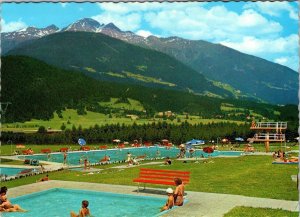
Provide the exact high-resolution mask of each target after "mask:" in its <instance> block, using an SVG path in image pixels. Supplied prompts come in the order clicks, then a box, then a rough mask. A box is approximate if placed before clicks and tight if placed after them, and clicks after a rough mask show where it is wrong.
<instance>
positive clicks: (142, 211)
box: [2, 188, 167, 217]
mask: <svg viewBox="0 0 300 217" xmlns="http://www.w3.org/2000/svg"><path fill="white" fill-rule="evenodd" d="M166 199H167V197H166V198H156V197H148V196H135V195H128V194H115V193H107V192H96V191H86V190H74V189H62V188H53V189H50V190H46V191H41V192H37V193H33V194H28V195H24V196H20V197H17V198H11V199H10V200H11V202H12V203H13V204H19V205H20V206H21V207H22V208H23V209H26V210H28V212H25V213H22V212H10V213H2V214H3V217H66V216H70V212H71V211H75V212H76V213H78V212H79V209H80V208H81V201H82V200H88V201H89V207H88V208H89V209H90V212H91V215H92V216H93V217H102V216H103V217H126V216H128V217H132V216H139V217H154V216H160V215H161V214H163V213H165V212H163V213H160V208H161V207H162V206H163V205H164V203H165V202H166Z"/></svg>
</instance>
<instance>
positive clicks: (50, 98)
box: [1, 56, 298, 127]
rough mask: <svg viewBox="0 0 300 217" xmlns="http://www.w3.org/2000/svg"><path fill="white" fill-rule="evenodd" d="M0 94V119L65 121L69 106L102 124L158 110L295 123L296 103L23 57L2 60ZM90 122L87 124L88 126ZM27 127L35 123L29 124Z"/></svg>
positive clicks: (196, 117) (147, 117)
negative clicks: (106, 77) (141, 80)
mask: <svg viewBox="0 0 300 217" xmlns="http://www.w3.org/2000/svg"><path fill="white" fill-rule="evenodd" d="M1 97H2V98H1V100H2V102H11V104H10V105H9V107H8V109H7V111H6V113H5V115H4V116H3V118H2V123H13V122H24V121H29V120H32V119H37V120H38V121H40V120H44V121H47V120H50V119H52V118H54V117H56V116H55V115H56V114H57V117H58V118H61V119H62V120H65V121H67V120H68V119H69V117H67V116H71V115H69V114H68V113H66V112H65V111H70V109H75V110H76V112H77V115H81V117H82V118H83V119H84V118H87V119H88V115H87V114H90V115H91V114H93V115H94V116H93V117H92V119H93V118H94V119H97V118H99V121H98V122H101V121H103V120H104V119H110V118H111V120H109V121H107V124H109V123H111V122H112V123H116V122H118V119H119V120H122V118H123V120H126V121H128V122H130V123H132V121H131V120H130V118H129V117H127V116H126V115H128V114H129V115H136V116H138V117H139V119H141V120H144V122H145V123H146V122H151V120H153V118H154V117H155V118H156V116H158V114H159V112H164V111H172V112H173V113H175V114H176V118H175V119H176V120H175V121H177V122H180V121H185V120H188V121H190V123H201V120H200V119H221V120H234V121H243V122H244V121H247V120H248V119H247V117H248V116H255V117H257V118H266V119H271V120H281V121H291V122H293V123H295V125H296V124H297V121H298V119H297V114H298V110H297V106H293V105H287V106H274V105H269V104H263V103H255V102H251V101H241V100H229V99H226V100H225V99H218V98H211V97H206V96H197V95H194V94H190V93H186V92H180V91H173V90H167V89H154V88H147V87H142V86H137V85H125V84H119V83H111V82H104V81H99V80H95V79H93V78H90V77H88V76H85V75H83V74H82V73H80V72H74V71H73V72H71V71H66V70H63V69H59V68H56V67H53V66H50V65H48V64H46V63H44V62H41V61H39V60H36V59H33V58H30V57H25V56H7V57H3V58H2V96H1ZM237 111H238V112H237ZM89 112H92V113H89ZM97 114H99V116H98V115H97ZM85 115H87V116H85ZM57 117H56V118H57ZM76 118H78V117H75V116H74V114H73V115H72V117H71V120H70V122H71V123H72V122H73V123H72V124H78V122H76V123H75V122H74V120H75V119H76ZM160 118H165V117H160ZM178 118H179V120H178ZM83 119H81V120H80V121H82V120H83ZM100 119H101V120H100ZM80 121H79V122H80ZM87 121H88V120H87ZM96 121H97V120H96ZM173 121H174V118H173ZM248 121H250V120H248ZM120 122H122V121H120ZM94 123H95V122H91V125H93V124H94ZM103 123H105V122H103ZM141 123H143V121H142V122H141ZM28 124H30V123H28ZM31 125H33V127H36V126H35V123H34V122H32V123H31ZM87 126H88V125H87ZM12 127H13V126H12Z"/></svg>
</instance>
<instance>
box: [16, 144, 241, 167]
mask: <svg viewBox="0 0 300 217" xmlns="http://www.w3.org/2000/svg"><path fill="white" fill-rule="evenodd" d="M128 152H130V153H131V154H132V156H133V157H137V158H145V159H149V160H151V159H153V158H165V157H170V158H175V157H176V156H177V155H178V154H179V149H178V148H170V149H166V148H164V147H158V146H154V147H140V148H125V149H108V150H94V151H79V152H78V151H76V152H68V157H67V164H68V165H80V164H83V159H85V158H87V159H88V160H89V162H90V163H98V162H99V161H100V160H101V159H103V158H104V156H105V155H107V156H110V159H111V162H118V161H124V160H126V159H127V153H128ZM241 153H242V152H240V151H214V153H212V154H207V153H205V152H203V151H202V150H196V151H195V153H194V155H193V157H208V156H211V157H217V156H240V155H241ZM186 156H187V157H190V155H189V153H188V152H187V153H186ZM19 158H21V159H24V158H25V159H36V160H42V161H50V162H58V163H63V153H52V154H50V155H48V154H37V155H30V156H19Z"/></svg>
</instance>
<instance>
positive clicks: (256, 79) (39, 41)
mask: <svg viewBox="0 0 300 217" xmlns="http://www.w3.org/2000/svg"><path fill="white" fill-rule="evenodd" d="M64 32H89V33H93V34H95V35H98V36H99V38H101V40H103V39H104V38H105V37H104V36H103V34H104V35H108V36H110V37H113V38H116V39H119V40H122V41H125V42H127V43H125V44H126V46H125V45H124V44H122V43H120V42H118V41H117V40H115V41H114V40H110V42H111V43H112V44H106V45H104V44H101V46H102V48H104V47H105V46H107V47H110V48H109V49H111V48H113V49H115V48H116V47H115V45H114V44H115V43H116V44H118V45H121V44H122V47H123V48H124V47H127V48H128V49H126V48H124V49H123V50H122V52H123V53H122V55H125V56H128V55H129V56H130V57H131V56H133V57H138V56H139V55H141V50H140V49H139V48H136V47H135V46H132V45H129V44H134V45H138V46H139V47H142V48H144V50H142V53H143V52H145V53H147V52H148V53H149V55H150V56H151V55H159V56H160V57H163V59H164V58H166V59H168V58H169V60H170V61H171V62H175V61H174V60H175V59H176V60H178V61H180V62H181V63H183V64H185V65H186V67H184V66H181V65H180V63H176V64H179V65H180V67H183V68H184V69H185V70H186V71H189V73H187V74H186V73H178V74H177V75H176V76H177V77H176V78H169V77H168V76H170V74H171V73H167V70H165V71H164V72H160V71H155V72H154V71H152V72H150V70H146V71H147V73H146V74H143V73H144V71H145V65H143V64H141V61H140V62H135V61H136V59H137V58H135V59H134V61H131V62H130V61H129V62H128V65H127V68H126V67H125V68H124V69H125V70H124V69H123V70H119V71H114V70H115V68H114V67H113V66H111V64H112V62H111V61H109V64H108V63H107V64H100V65H101V66H100V65H99V67H100V68H94V67H92V66H91V65H88V64H87V65H81V66H78V65H76V64H73V63H72V64H73V65H72V67H73V69H74V66H75V68H76V67H79V68H80V69H79V70H82V71H86V73H87V71H89V72H90V74H91V72H92V71H96V72H98V74H99V73H100V74H101V72H103V70H100V69H103V68H105V67H107V66H108V65H110V67H111V68H105V70H106V71H105V73H110V74H106V75H105V76H103V73H102V77H101V76H100V77H101V79H108V80H113V81H124V80H125V81H126V82H133V81H134V82H136V81H137V80H138V79H136V78H137V77H139V78H142V80H145V79H148V80H149V79H150V80H151V79H152V81H153V79H154V80H155V82H152V83H156V84H157V85H163V86H167V87H169V88H170V87H174V86H176V87H179V88H180V89H184V90H188V91H192V92H195V93H200V94H204V93H205V94H210V95H212V96H218V97H235V98H241V97H242V98H244V97H247V98H252V99H255V100H258V101H265V102H270V103H274V104H289V103H291V104H298V94H297V93H298V75H297V72H295V71H293V70H292V69H290V68H288V67H285V66H282V65H279V64H276V63H273V62H270V61H267V60H264V59H261V58H258V57H255V56H251V55H247V54H243V53H241V52H239V51H236V50H233V49H231V48H228V47H225V46H223V45H220V44H213V43H210V42H206V41H202V40H187V39H183V38H179V37H169V38H159V37H156V36H149V37H147V38H144V37H142V36H138V35H136V34H134V33H133V32H130V31H121V30H120V29H119V28H118V27H116V26H115V25H114V24H113V23H109V24H107V25H104V24H100V23H99V22H97V21H95V20H93V19H90V18H84V19H82V20H79V21H76V22H75V23H72V24H70V25H68V26H67V27H65V28H62V29H61V30H59V29H58V28H57V27H56V26H54V25H52V26H49V27H47V28H44V29H38V28H33V27H28V28H27V29H23V30H21V31H17V32H10V33H2V34H1V39H2V50H3V53H4V54H24V55H29V56H33V57H35V58H38V59H41V60H44V61H46V62H47V63H50V64H54V65H56V66H60V67H61V66H63V67H64V68H66V64H68V66H67V67H71V64H69V63H70V62H72V61H78V58H79V57H78V58H77V59H76V58H75V59H73V60H72V58H73V56H76V55H79V53H80V52H81V54H82V52H83V50H82V49H83V48H84V44H85V43H88V42H86V41H84V39H82V41H81V44H80V43H77V42H76V43H77V45H78V47H81V49H79V48H74V47H72V49H75V50H76V52H78V54H75V52H73V53H72V54H73V55H70V54H71V53H70V52H71V51H69V53H68V52H66V53H65V55H62V53H63V51H64V50H65V49H67V47H68V46H67V45H65V44H64V43H66V44H67V41H66V40H64V39H63V37H65V36H67V35H68V36H69V37H71V36H70V35H73V34H70V33H69V34H66V33H65V34H63V33H64ZM54 33H56V34H55V35H56V36H54V38H55V37H56V38H57V37H58V35H63V37H61V38H60V39H59V40H63V41H64V42H58V41H55V43H58V44H59V46H55V44H53V43H52V44H51V43H50V44H51V46H54V47H55V48H56V50H55V51H53V53H52V56H51V52H48V51H47V50H41V48H39V52H37V50H36V49H38V48H37V46H41V47H44V49H45V48H47V47H48V48H49V47H50V44H49V41H50V40H49V39H47V38H49V37H50V36H51V35H53V34H54ZM75 35H76V36H75ZM84 35H85V34H84ZM72 37H73V38H72V40H73V41H74V42H75V41H76V40H77V39H76V37H83V35H82V34H74V36H72ZM93 37H95V38H97V37H96V36H93ZM52 39H53V38H52ZM57 40H58V39H57ZM98 40H100V39H98ZM107 40H108V39H107ZM78 41H79V39H78ZM105 43H106V42H105ZM128 43H129V44H128ZM58 44H57V45H58ZM33 46H35V48H33ZM62 48H64V49H62ZM102 48H101V49H102ZM133 48H134V49H133ZM142 48H141V49H142ZM99 49H100V48H99V47H95V50H99ZM101 49H100V50H101ZM149 49H150V50H152V51H146V50H149ZM132 50H134V51H137V50H138V52H137V53H135V52H133V51H132ZM153 50H154V51H156V53H155V52H154V51H153ZM106 51H107V50H106ZM117 51H119V50H117ZM42 52H45V53H47V54H42ZM151 52H152V53H151ZM58 53H59V57H60V58H62V59H63V60H64V61H67V62H66V63H64V62H63V61H60V62H59V63H58V62H55V63H54V61H53V60H52V58H55V55H57V54H58ZM162 53H164V54H167V55H168V57H166V56H163V54H162ZM97 54H99V53H97ZM102 54H103V53H102ZM88 57H89V58H93V59H94V60H93V61H95V58H96V57H97V56H94V57H92V55H88ZM119 57H120V56H119ZM119 57H118V58H119ZM148 57H149V56H148ZM148 57H147V58H148ZM49 58H50V59H49ZM68 58H70V59H68ZM81 58H82V59H85V60H84V61H85V62H87V63H90V62H91V61H92V60H90V61H87V56H86V55H84V56H83V55H81ZM47 60H48V61H47ZM49 61H52V62H49ZM82 61H83V60H82ZM101 61H102V63H103V61H104V62H105V61H106V59H105V58H104V59H101V60H98V62H101ZM151 61H156V59H155V60H154V59H151ZM154 63H157V64H158V63H159V64H163V65H164V66H166V65H167V64H165V63H163V62H154ZM97 64H99V63H97ZM94 66H95V65H94ZM104 66H105V67H104ZM121 66H122V67H124V64H123V65H121ZM121 66H120V67H119V69H121ZM134 67H135V68H134ZM147 67H148V66H147ZM133 68H134V69H133ZM136 69H138V70H136ZM165 69H166V68H165ZM177 69H179V68H177ZM107 70H111V71H107ZM126 70H130V71H126ZM143 70H144V71H143ZM128 72H129V74H128ZM124 74H125V78H126V79H121V77H122V76H124ZM185 74H186V76H187V77H191V78H189V81H188V82H186V81H183V80H186V79H187V78H186V77H184V75H185ZM196 74H198V75H199V76H198V75H196ZM154 75H155V76H154ZM164 75H165V76H166V77H164ZM93 76H95V75H93ZM143 76H144V77H143ZM133 77H135V78H134V79H132V78H133ZM200 78H201V79H200ZM199 79H200V80H201V82H200V80H199ZM140 80H141V79H140ZM140 80H139V81H140ZM180 80H181V82H179V83H177V82H178V81H180ZM193 80H195V81H193ZM160 82H162V83H163V84H162V83H160ZM143 83H147V82H143ZM183 83H184V84H183ZM191 83H193V84H192V85H191ZM200 86H201V87H200Z"/></svg>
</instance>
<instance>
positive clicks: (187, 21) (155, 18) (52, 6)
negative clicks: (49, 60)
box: [1, 2, 299, 71]
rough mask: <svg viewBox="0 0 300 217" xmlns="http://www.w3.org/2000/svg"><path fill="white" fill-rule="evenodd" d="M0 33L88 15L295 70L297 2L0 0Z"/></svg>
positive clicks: (60, 24)
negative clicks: (3, 0)
mask: <svg viewBox="0 0 300 217" xmlns="http://www.w3.org/2000/svg"><path fill="white" fill-rule="evenodd" d="M1 17H2V20H1V24H2V25H1V26H2V32H9V31H16V30H19V29H22V28H26V27H28V26H35V27H39V28H43V27H46V26H48V25H51V24H55V25H56V26H58V27H59V28H63V27H65V26H67V25H69V24H70V23H72V22H74V21H76V20H79V19H82V18H86V17H90V18H93V19H95V20H97V21H99V22H100V23H104V24H107V23H110V22H113V23H114V24H115V25H116V26H118V27H119V28H120V29H121V30H124V31H125V30H130V31H133V32H135V33H137V34H139V35H141V36H145V37H147V36H149V35H156V36H159V37H168V36H179V37H182V38H186V39H192V40H206V41H209V42H213V43H220V44H223V45H225V46H228V47H231V48H233V49H236V50H239V51H241V52H244V53H247V54H251V55H255V56H258V57H261V58H264V59H267V60H269V61H272V62H276V63H279V64H282V65H286V66H288V67H290V68H292V69H294V70H295V71H298V65H299V60H298V59H299V57H298V2H190V3H179V2H178V3H87V2H86V3H19V4H16V3H2V14H1Z"/></svg>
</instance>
